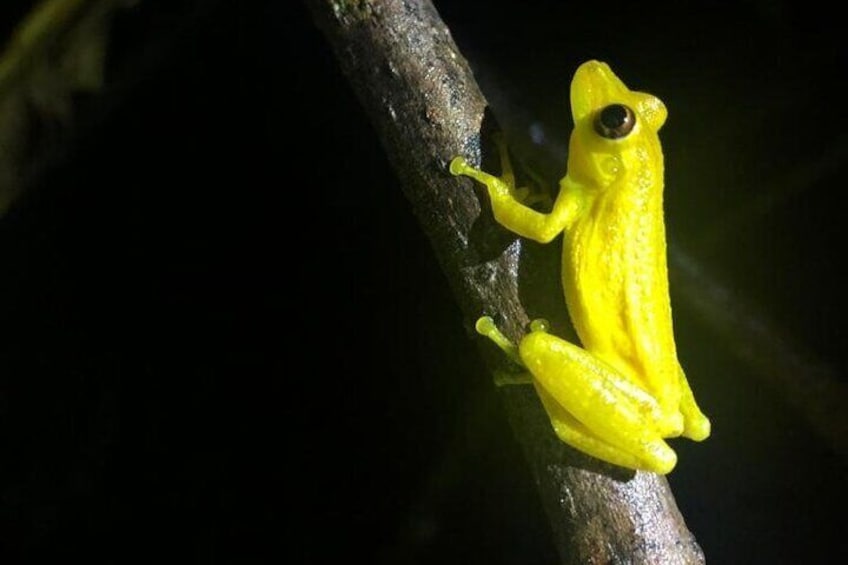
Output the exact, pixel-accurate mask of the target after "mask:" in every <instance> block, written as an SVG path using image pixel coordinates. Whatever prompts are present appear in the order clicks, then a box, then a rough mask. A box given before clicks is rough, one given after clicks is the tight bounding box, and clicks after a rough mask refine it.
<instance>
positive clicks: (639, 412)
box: [519, 332, 677, 473]
mask: <svg viewBox="0 0 848 565" xmlns="http://www.w3.org/2000/svg"><path fill="white" fill-rule="evenodd" d="M519 352H520V355H521V359H522V360H523V362H524V364H525V365H526V366H527V368H528V369H529V370H530V371H531V372H532V373H533V375H534V377H535V378H536V381H537V383H538V385H539V386H540V387H541V388H544V389H545V391H546V392H547V393H548V394H549V395H550V397H551V398H552V399H553V401H554V403H555V404H557V405H559V406H560V407H561V408H562V409H563V410H564V411H565V412H567V413H568V414H569V415H570V416H572V417H573V418H574V419H575V420H577V421H578V422H580V423H581V424H582V425H583V426H585V428H586V429H587V430H589V431H590V432H591V433H592V435H593V436H595V437H596V438H598V439H600V440H602V441H603V442H605V443H607V444H609V445H610V446H612V447H614V448H618V449H619V450H621V451H623V452H625V453H628V454H630V455H631V456H633V457H635V458H636V459H637V460H638V461H639V462H640V464H639V465H637V467H638V468H642V469H649V470H652V471H656V472H658V473H667V472H669V471H670V470H671V469H672V468H673V467H674V465H675V463H676V462H677V456H676V455H675V453H674V451H673V450H672V449H671V448H670V447H669V446H668V444H666V443H665V441H663V439H662V437H661V436H660V433H659V431H658V430H657V428H656V425H655V422H656V412H655V406H652V405H651V404H650V403H646V402H645V399H644V397H641V398H640V397H637V396H636V395H635V394H634V393H631V392H629V390H630V389H633V386H632V384H631V383H630V382H629V381H627V380H626V379H625V378H624V377H623V376H621V375H620V374H619V373H618V372H617V371H616V370H615V369H613V368H612V367H611V366H609V365H608V364H606V363H604V362H603V361H601V360H600V359H597V358H596V357H594V356H593V355H591V354H590V353H589V352H587V351H586V350H585V349H583V348H581V347H577V346H576V345H573V344H571V343H568V342H567V341H565V340H562V339H560V338H558V337H556V336H553V335H550V334H547V333H544V332H532V333H530V334H528V335H527V336H525V338H524V339H523V340H522V341H521V345H520V347H519ZM565 422H566V423H567V420H566V421H565ZM563 426H564V427H565V426H566V424H563ZM572 431H573V430H572ZM560 437H562V436H560ZM607 460H609V459H607Z"/></svg>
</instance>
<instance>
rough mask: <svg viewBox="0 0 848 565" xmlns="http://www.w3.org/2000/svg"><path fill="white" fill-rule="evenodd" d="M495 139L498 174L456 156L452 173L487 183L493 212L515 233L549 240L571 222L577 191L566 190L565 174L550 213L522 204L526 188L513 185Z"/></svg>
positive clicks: (501, 147)
mask: <svg viewBox="0 0 848 565" xmlns="http://www.w3.org/2000/svg"><path fill="white" fill-rule="evenodd" d="M496 141H497V143H498V147H499V154H500V158H501V169H502V173H501V176H500V177H496V176H494V175H490V174H489V173H486V172H483V171H481V170H480V169H477V168H475V167H472V166H471V165H469V164H468V161H466V160H465V158H464V157H455V158H454V159H453V160H452V161H451V163H450V172H451V174H453V175H456V176H460V175H462V176H466V177H470V178H472V179H474V180H476V181H477V182H479V183H480V184H483V185H485V186H486V189H487V190H488V193H489V199H490V201H491V203H492V213H493V214H494V216H495V219H496V220H497V221H498V223H500V224H501V225H502V226H504V227H505V228H507V229H509V230H511V231H513V232H515V233H517V234H518V235H521V236H524V237H527V238H530V239H533V240H535V241H539V242H541V243H548V242H549V241H551V240H552V239H553V238H555V237H556V236H557V235H558V234H559V233H560V232H562V230H563V229H564V228H566V227H567V226H569V225H570V224H571V222H572V221H573V219H574V217H575V214H576V212H577V205H578V203H577V198H576V194H574V193H573V192H572V191H569V190H566V189H565V181H566V179H567V177H566V179H563V187H562V188H561V189H560V192H559V195H558V196H557V199H556V201H555V202H554V206H553V209H552V210H551V212H550V213H548V214H544V213H542V212H538V211H536V210H534V209H533V208H530V207H529V206H527V205H526V204H524V200H525V198H526V192H525V189H517V188H515V175H514V174H513V171H512V163H511V162H510V160H509V154H508V152H507V150H506V146H505V145H504V144H503V141H502V140H499V139H496Z"/></svg>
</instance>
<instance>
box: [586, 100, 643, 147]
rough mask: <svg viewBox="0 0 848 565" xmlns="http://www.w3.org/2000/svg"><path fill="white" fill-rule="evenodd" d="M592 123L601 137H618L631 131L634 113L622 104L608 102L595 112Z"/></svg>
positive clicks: (633, 123) (634, 120) (633, 124)
mask: <svg viewBox="0 0 848 565" xmlns="http://www.w3.org/2000/svg"><path fill="white" fill-rule="evenodd" d="M594 125H595V131H596V132H597V133H598V135H600V136H601V137H605V138H607V139H618V138H621V137H624V136H626V135H627V134H629V133H630V132H631V131H633V126H635V125H636V114H634V113H633V110H631V109H630V108H628V107H627V106H625V105H624V104H610V105H609V106H607V107H605V108H603V109H601V111H599V112H598V113H597V115H596V116H595V124H594Z"/></svg>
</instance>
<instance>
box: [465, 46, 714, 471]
mask: <svg viewBox="0 0 848 565" xmlns="http://www.w3.org/2000/svg"><path fill="white" fill-rule="evenodd" d="M571 110H572V116H573V118H574V131H573V132H572V134H571V141H570V144H569V158H568V174H567V175H566V176H565V177H564V178H563V179H562V180H561V181H560V191H559V195H558V196H557V199H556V202H555V203H554V205H553V209H552V210H551V211H550V212H549V213H547V214H544V213H540V212H537V211H535V210H533V209H532V208H529V207H527V206H525V205H524V204H522V203H521V202H520V201H519V200H517V199H516V197H515V196H514V195H516V194H520V191H519V190H518V189H516V187H515V186H514V185H513V180H512V178H513V177H512V175H511V174H509V175H505V176H504V177H500V178H498V177H494V176H492V175H489V174H487V173H484V172H482V171H480V170H479V169H475V168H473V167H471V166H470V165H469V164H468V163H467V162H466V161H465V159H463V158H462V157H457V158H455V159H454V160H453V161H452V162H451V166H450V170H451V172H452V173H453V174H455V175H464V176H468V177H471V178H473V179H475V180H477V181H478V182H480V183H482V184H484V185H485V186H486V188H487V189H488V193H489V197H490V198H491V201H492V210H493V212H494V215H495V218H496V219H497V221H498V222H500V223H501V224H502V225H503V226H505V227H506V228H508V229H510V230H512V231H514V232H515V233H517V234H519V235H522V236H524V237H527V238H530V239H534V240H536V241H540V242H542V243H547V242H549V241H551V240H552V239H553V238H554V237H556V236H557V235H558V234H559V233H560V232H563V233H564V235H565V237H564V242H563V257H562V284H563V289H564V291H565V300H566V303H567V305H568V311H569V314H570V316H571V320H572V322H573V324H574V327H575V329H576V331H577V334H578V336H579V337H580V341H581V344H582V347H580V346H577V345H574V344H572V343H569V342H567V341H565V340H563V339H560V338H558V337H556V336H553V335H551V334H549V333H547V332H546V330H545V327H544V325H543V324H537V325H535V327H534V329H533V330H532V331H531V332H530V333H529V334H527V335H526V336H525V337H524V338H523V339H522V340H521V343H520V344H519V345H518V348H517V349H518V356H519V357H520V360H521V362H522V363H523V364H524V365H525V366H526V367H527V369H528V370H529V371H530V373H531V374H532V376H533V382H534V384H535V386H536V389H537V390H538V392H539V396H540V397H541V399H542V403H543V404H544V406H545V409H546V410H547V412H548V415H549V416H550V418H551V423H552V424H553V428H554V430H555V431H556V433H557V435H558V436H559V437H560V438H561V439H562V440H563V441H564V442H566V443H568V444H569V445H572V446H574V447H576V448H577V449H580V450H582V451H584V452H586V453H589V454H590V455H593V456H595V457H598V458H600V459H603V460H605V461H609V462H611V463H615V464H618V465H622V466H624V467H629V468H632V469H647V470H650V471H655V472H657V473H668V472H669V471H671V470H672V468H673V467H674V465H675V463H676V462H677V456H676V455H675V453H674V451H673V450H672V449H671V448H670V447H669V446H668V444H667V443H666V442H665V441H664V438H668V437H675V436H679V435H683V436H686V437H689V438H691V439H694V440H697V441H700V440H703V439H705V438H706V437H707V436H709V434H710V422H709V420H708V419H707V418H706V417H705V416H704V415H703V414H702V413H701V411H700V410H699V409H698V406H697V405H696V403H695V399H694V397H693V395H692V391H691V390H690V388H689V385H688V383H687V381H686V377H685V376H684V373H683V370H682V369H681V367H680V364H679V362H678V360H677V351H676V348H675V344H674V332H673V328H672V319H671V306H670V303H669V295H668V273H667V267H666V246H665V224H664V221H663V203H662V195H663V155H662V147H661V146H660V141H659V137H658V136H657V132H658V130H659V129H660V127H661V126H662V125H663V123H664V122H665V119H666V109H665V106H664V105H663V103H662V102H661V101H660V100H659V99H658V98H656V97H655V96H652V95H650V94H645V93H641V92H634V91H631V90H630V89H628V88H627V86H625V85H624V83H623V82H621V80H620V79H619V78H618V77H617V76H615V74H614V73H613V72H612V70H611V69H610V68H609V66H607V65H606V64H605V63H601V62H598V61H589V62H587V63H584V64H583V65H581V66H580V68H578V69H577V72H576V73H575V75H574V79H573V81H572V83H571ZM502 159H506V153H505V152H503V153H502ZM504 170H507V171H511V167H510V166H509V164H508V163H505V166H504ZM478 331H480V333H483V334H484V335H487V336H489V337H491V338H492V339H494V340H495V341H496V342H497V343H499V344H500V345H501V347H504V348H506V349H510V345H509V344H508V341H507V340H506V338H505V337H503V336H502V335H501V334H500V332H499V331H498V330H497V328H496V327H495V326H494V324H493V323H491V320H489V319H486V318H484V319H481V320H480V323H478ZM511 347H512V349H511V350H512V351H514V346H511Z"/></svg>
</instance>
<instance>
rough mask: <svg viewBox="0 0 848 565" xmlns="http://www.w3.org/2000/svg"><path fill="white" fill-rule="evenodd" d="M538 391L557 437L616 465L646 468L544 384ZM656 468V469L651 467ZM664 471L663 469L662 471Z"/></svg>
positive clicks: (538, 387)
mask: <svg viewBox="0 0 848 565" xmlns="http://www.w3.org/2000/svg"><path fill="white" fill-rule="evenodd" d="M536 392H538V393H539V398H540V399H541V400H542V404H543V405H544V406H545V412H547V413H548V417H549V418H550V420H551V426H552V427H553V429H554V432H555V433H556V435H557V437H559V439H560V440H562V441H563V442H564V443H567V444H568V445H570V446H571V447H573V448H575V449H577V450H579V451H582V452H583V453H587V454H589V455H591V456H592V457H596V458H597V459H601V460H602V461H606V462H608V463H612V464H614V465H619V466H621V467H627V468H628V469H645V468H646V465H645V463H644V462H643V461H642V460H641V459H639V458H638V457H636V456H635V455H632V454H630V453H628V452H626V451H624V450H623V449H620V448H618V447H615V446H614V445H612V444H609V443H607V442H605V441H604V440H602V439H601V438H599V437H597V436H596V435H594V434H593V433H592V432H591V430H589V429H588V428H587V427H586V426H584V425H583V424H581V423H580V422H579V421H577V420H576V419H575V418H574V417H573V416H572V415H571V414H569V413H568V412H567V411H566V410H565V409H564V408H563V407H562V406H560V405H559V404H557V401H556V400H555V399H554V397H552V396H551V395H550V394H549V393H548V391H546V390H545V389H544V388H543V387H542V386H539V385H537V386H536ZM649 470H654V469H649ZM661 472H662V471H661Z"/></svg>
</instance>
